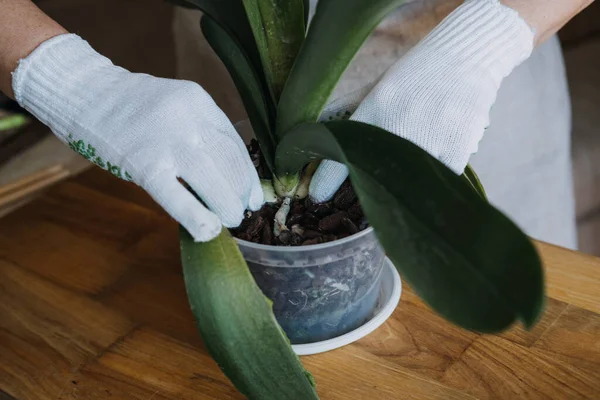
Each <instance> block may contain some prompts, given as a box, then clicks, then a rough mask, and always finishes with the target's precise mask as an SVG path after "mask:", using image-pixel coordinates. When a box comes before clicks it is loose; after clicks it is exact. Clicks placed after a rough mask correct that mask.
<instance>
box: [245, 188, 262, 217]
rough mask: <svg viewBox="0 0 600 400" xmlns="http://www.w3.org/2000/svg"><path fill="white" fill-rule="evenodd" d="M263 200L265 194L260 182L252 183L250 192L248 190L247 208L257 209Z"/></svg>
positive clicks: (260, 206)
mask: <svg viewBox="0 0 600 400" xmlns="http://www.w3.org/2000/svg"><path fill="white" fill-rule="evenodd" d="M264 202H265V195H264V193H263V189H262V186H261V185H260V184H258V185H254V187H253V188H252V192H250V199H249V201H248V208H249V209H250V210H251V211H258V210H260V209H261V208H262V206H263V204H264Z"/></svg>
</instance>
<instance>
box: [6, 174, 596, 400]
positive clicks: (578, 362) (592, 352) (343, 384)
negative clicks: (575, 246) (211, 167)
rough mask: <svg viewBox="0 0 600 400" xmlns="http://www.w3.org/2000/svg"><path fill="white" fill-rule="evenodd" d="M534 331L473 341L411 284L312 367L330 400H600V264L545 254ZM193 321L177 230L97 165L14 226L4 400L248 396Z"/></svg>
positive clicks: (9, 226) (15, 219) (27, 210)
mask: <svg viewBox="0 0 600 400" xmlns="http://www.w3.org/2000/svg"><path fill="white" fill-rule="evenodd" d="M540 250H541V252H542V255H543V257H544V260H545V265H546V272H547V280H548V291H549V295H550V298H549V299H548V306H547V311H546V313H545V316H544V318H543V319H542V321H541V322H540V323H539V324H538V325H537V326H536V327H535V328H534V329H533V330H532V331H531V332H524V331H523V330H521V329H520V328H515V329H513V330H511V331H510V332H507V333H505V334H502V335H499V336H481V335H477V334H474V333H471V332H466V331H463V330H461V329H458V328H456V327H454V326H452V325H450V324H448V323H446V322H444V321H443V320H442V319H441V318H439V317H438V316H436V315H435V314H433V313H432V312H431V311H430V310H428V308H427V307H426V306H425V305H424V304H423V303H422V302H421V301H420V300H419V299H418V298H417V297H416V296H415V294H414V293H413V292H412V291H411V290H410V289H409V288H406V286H405V290H404V293H403V294H402V300H401V302H400V305H399V307H398V308H397V309H396V311H395V313H394V314H393V316H392V318H391V319H390V320H389V321H388V322H387V323H386V324H385V325H383V326H382V327H381V328H379V329H378V330H377V331H375V332H374V333H373V334H371V335H370V336H369V337H367V338H365V339H363V340H361V341H359V342H358V343H356V344H353V345H350V346H347V347H345V348H342V349H339V350H336V351H332V352H330V353H327V354H322V355H317V356H311V357H304V358H303V359H302V361H303V362H304V364H305V365H306V367H307V368H308V369H309V370H310V371H311V372H312V373H313V374H314V375H315V378H316V379H317V382H318V391H319V394H320V395H321V398H322V399H324V400H327V399H339V400H342V399H343V400H347V399H359V400H363V399H444V400H448V399H570V400H572V399H600V315H599V314H600V260H598V259H595V258H592V257H588V256H585V255H582V254H578V253H574V252H570V251H566V250H563V249H559V248H556V247H552V246H549V245H543V244H541V245H540ZM240 398H242V397H241V396H240V395H239V394H238V393H237V392H236V391H235V390H234V389H233V387H232V386H231V385H230V384H229V382H228V381H227V380H226V379H225V377H224V376H223V374H222V373H221V372H220V371H219V369H218V368H217V366H216V364H215V363H214V362H213V361H212V359H211V358H210V357H209V356H208V354H207V353H206V351H205V349H204V348H203V346H202V343H201V341H200V339H199V337H198V334H197V332H196V328H195V326H194V320H193V317H192V314H191V312H190V310H189V307H188V304H187V300H186V296H185V292H184V286H183V281H182V276H181V272H180V263H179V249H178V241H177V229H176V226H175V224H174V223H173V222H172V221H171V220H170V219H169V218H168V217H167V216H166V215H165V214H164V213H163V212H161V210H160V209H159V208H158V206H157V205H155V204H154V203H153V202H152V201H151V200H150V199H149V198H148V197H147V196H146V195H145V194H144V193H143V192H142V191H141V190H140V189H138V188H136V187H134V186H133V185H131V184H127V183H124V182H122V181H119V180H117V179H116V178H113V177H112V176H110V175H108V174H106V173H105V172H103V171H100V170H98V169H95V170H92V171H89V172H87V173H85V174H84V175H82V176H80V177H79V178H76V179H74V180H70V181H67V182H64V183H61V184H60V185H58V186H56V187H55V188H53V189H52V190H51V191H50V192H48V193H47V194H45V195H43V196H42V197H40V198H39V199H38V200H36V201H35V202H33V203H31V204H29V205H27V206H25V207H24V208H22V209H20V210H19V211H17V212H15V213H14V214H11V215H9V216H8V217H5V218H4V219H2V220H0V399H1V400H7V399H18V400H26V399H31V400H45V399H52V400H61V399H62V400H67V399H84V400H94V399H127V400H129V399H140V400H141V399H144V400H166V399H178V400H179V399H219V400H222V399H240Z"/></svg>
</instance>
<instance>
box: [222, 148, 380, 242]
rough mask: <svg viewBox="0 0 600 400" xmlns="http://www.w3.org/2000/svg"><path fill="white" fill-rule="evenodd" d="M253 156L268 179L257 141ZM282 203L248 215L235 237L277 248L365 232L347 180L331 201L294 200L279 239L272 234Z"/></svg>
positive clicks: (359, 207)
mask: <svg viewBox="0 0 600 400" xmlns="http://www.w3.org/2000/svg"><path fill="white" fill-rule="evenodd" d="M248 151H249V152H250V157H251V159H252V161H253V162H254V165H255V167H256V168H257V170H258V173H259V176H260V177H261V178H263V179H264V178H267V177H268V171H267V168H266V167H265V166H264V163H263V162H261V161H262V160H261V156H260V150H259V147H258V142H256V140H253V141H252V142H251V143H250V145H249V146H248ZM279 207H280V204H265V205H264V206H263V207H262V209H260V210H259V211H255V212H251V211H248V212H247V213H246V218H244V220H243V221H242V224H241V225H240V226H239V227H238V228H235V229H231V233H232V234H233V236H235V237H237V238H238V239H242V240H246V241H249V242H254V243H260V244H266V245H274V246H307V245H311V244H319V243H326V242H332V241H334V240H338V239H343V238H345V237H348V236H351V235H354V234H355V233H357V232H360V231H362V230H364V229H366V228H367V227H368V226H369V224H368V223H367V221H366V219H365V215H364V213H363V211H362V208H361V206H360V204H359V203H358V197H357V196H356V193H355V192H354V189H353V188H352V185H351V184H350V181H349V180H346V181H345V182H344V183H343V184H342V186H341V187H340V189H339V190H338V191H337V192H336V194H335V196H334V197H333V198H332V200H330V201H328V202H325V203H313V202H312V201H311V200H310V199H309V198H308V197H307V198H305V199H301V200H293V202H292V204H291V208H290V213H289V215H288V217H287V221H286V226H287V227H288V229H289V230H288V231H283V232H281V234H280V235H279V237H275V236H274V234H273V227H274V225H275V213H276V212H277V210H278V209H279Z"/></svg>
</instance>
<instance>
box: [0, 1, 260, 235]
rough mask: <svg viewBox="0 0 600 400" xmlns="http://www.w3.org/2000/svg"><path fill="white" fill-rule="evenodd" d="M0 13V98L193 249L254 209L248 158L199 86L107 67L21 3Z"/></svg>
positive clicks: (254, 180) (5, 5)
mask: <svg viewBox="0 0 600 400" xmlns="http://www.w3.org/2000/svg"><path fill="white" fill-rule="evenodd" d="M0 10H1V12H0V90H2V91H3V92H4V93H6V94H8V95H9V96H11V97H14V99H15V100H16V101H17V102H18V103H19V104H20V105H21V106H22V107H23V108H25V109H26V110H27V111H29V112H30V113H31V114H32V115H34V116H35V117H36V118H38V119H39V120H40V121H42V122H43V123H44V124H46V125H47V126H49V127H50V129H52V132H54V134H55V135H56V136H57V137H58V138H59V139H60V140H61V141H63V142H64V143H65V144H67V145H68V146H69V147H71V148H72V149H73V150H74V151H76V152H78V153H80V154H81V155H82V156H83V157H85V158H86V159H88V160H89V161H90V162H93V163H94V164H96V165H98V166H99V167H100V168H103V169H105V170H107V171H109V172H111V173H112V174H114V175H116V176H117V177H120V178H122V179H125V180H128V181H132V182H135V183H137V184H138V185H140V186H141V187H143V188H144V189H145V190H146V191H147V192H148V193H149V194H150V195H151V196H152V197H153V198H154V200H156V202H157V203H159V204H160V205H161V206H162V207H163V208H164V209H165V210H166V211H167V212H168V213H169V214H170V215H171V216H172V217H173V218H174V219H176V220H177V221H178V222H179V223H180V224H181V225H183V226H184V227H185V228H186V229H187V230H188V232H189V233H190V234H191V235H192V236H193V237H194V239H195V240H197V241H208V240H211V239H213V238H214V237H216V236H217V235H218V234H219V232H220V231H221V227H222V226H226V227H236V226H238V225H239V224H240V223H241V222H242V220H243V218H244V211H245V210H246V209H250V210H254V211H256V210H258V209H260V207H261V206H262V203H263V192H262V188H261V185H260V180H259V178H258V174H257V172H256V169H255V168H254V166H253V165H252V161H251V160H250V156H249V155H248V151H247V149H246V147H245V145H244V143H243V141H242V140H241V138H240V136H239V135H238V134H237V132H236V131H235V128H234V127H233V125H232V124H231V122H230V121H229V120H228V119H227V116H226V115H225V114H224V113H223V111H221V109H219V107H218V106H217V105H216V104H215V102H214V101H213V100H212V98H211V97H210V96H209V95H208V93H206V91H204V90H203V89H202V88H201V87H200V86H199V85H198V84H196V83H194V82H188V81H182V80H172V79H162V78H157V77H153V76H149V75H146V74H134V73H131V72H129V71H127V70H125V69H123V68H120V67H118V66H115V65H113V63H112V62H111V61H110V60H109V59H108V58H106V57H104V56H102V55H101V54H98V53H97V52H96V51H95V50H94V49H93V48H92V47H91V46H90V45H89V44H88V43H87V42H86V41H85V40H83V39H82V38H80V37H79V36H77V35H73V34H68V33H67V32H66V31H65V29H63V28H62V27H61V26H60V25H58V24H57V23H56V22H54V21H52V20H51V19H50V18H48V17H47V16H46V15H44V14H43V13H42V12H41V11H40V10H39V9H38V8H37V7H35V6H34V5H33V3H32V2H30V1H29V0H0ZM179 179H183V180H184V181H185V182H186V183H187V184H188V185H189V187H191V189H192V190H193V192H194V194H195V195H197V196H198V197H199V198H201V199H202V201H203V202H204V204H203V203H202V202H201V201H199V200H198V199H197V198H196V197H195V196H194V194H192V192H190V191H188V190H187V189H186V188H185V187H184V186H183V185H182V184H181V183H180V181H179ZM205 205H206V206H205Z"/></svg>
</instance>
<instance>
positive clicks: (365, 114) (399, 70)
mask: <svg viewBox="0 0 600 400" xmlns="http://www.w3.org/2000/svg"><path fill="white" fill-rule="evenodd" d="M533 43H534V33H533V32H532V30H531V28H530V27H529V26H528V25H527V24H526V22H525V21H524V20H523V19H521V17H519V15H518V14H517V12H516V11H515V10H513V9H511V8H509V7H506V6H504V5H503V4H501V3H500V2H499V1H498V0H467V1H465V3H464V4H463V5H461V6H460V7H458V8H457V9H456V10H455V11H454V12H453V13H452V14H450V15H449V16H448V17H447V18H446V19H445V20H444V21H442V23H441V24H440V25H439V26H438V27H436V28H435V29H434V30H433V31H432V32H431V33H430V34H429V35H428V36H427V37H425V38H424V39H423V40H422V41H421V42H420V43H419V44H418V45H416V46H415V47H414V48H413V49H411V50H410V51H409V52H408V53H407V54H406V55H405V56H404V57H403V58H402V59H400V60H399V61H398V62H396V64H394V65H393V66H392V67H391V68H390V69H389V70H388V71H387V72H386V73H385V74H384V75H383V77H382V78H381V79H380V81H379V82H378V83H377V84H376V85H375V87H374V88H373V90H371V91H370V92H368V91H366V92H365V90H359V91H357V92H354V93H352V94H350V95H349V96H347V97H344V98H342V99H341V100H338V101H334V102H333V103H332V104H331V105H330V106H328V108H327V111H326V112H324V114H323V116H322V119H330V118H329V117H332V116H333V117H336V116H341V115H344V114H348V113H349V112H350V113H351V112H353V111H354V110H356V111H355V112H354V114H353V115H352V117H351V118H350V119H352V120H356V121H360V122H365V123H368V124H371V125H376V126H378V127H380V128H383V129H386V130H388V131H390V132H392V133H394V134H396V135H398V136H401V137H403V138H405V139H408V140H410V141H411V142H413V143H415V144H416V145H418V146H420V147H421V148H423V149H424V150H426V151H427V152H429V153H430V154H431V155H432V156H434V157H436V158H437V159H438V160H440V161H441V162H443V163H444V164H445V165H446V166H448V167H449V168H451V169H452V170H453V171H454V172H456V173H457V174H461V173H462V172H463V171H464V168H465V166H466V165H467V162H468V160H469V157H470V156H471V154H473V153H475V152H476V151H477V147H478V144H479V141H480V140H481V138H482V137H483V133H484V130H485V129H486V128H487V126H488V125H489V114H490V109H491V107H492V105H493V104H494V102H495V101H496V95H497V92H498V89H499V87H500V84H501V82H502V80H503V79H504V78H505V77H506V76H508V74H510V72H511V71H512V70H513V69H514V68H515V67H516V66H518V65H519V64H520V63H521V62H523V61H524V60H525V59H527V58H528V57H529V56H530V55H531V52H532V50H533ZM367 93H368V95H367V96H366V98H364V100H363V101H362V102H361V100H362V99H363V97H364V95H366V94H367ZM359 104H360V105H359ZM357 106H358V108H356V107H357ZM347 176H348V170H347V168H346V167H345V166H344V165H342V164H339V163H336V162H333V161H326V162H323V163H322V164H321V166H320V167H319V169H318V170H317V172H316V173H315V175H314V177H313V180H312V182H311V186H310V196H311V198H312V199H313V200H315V201H317V202H322V201H326V200H329V199H330V198H331V197H332V196H333V194H335V192H336V191H337V189H338V188H339V187H340V185H341V184H342V182H343V181H344V180H345V179H346V177H347Z"/></svg>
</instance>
